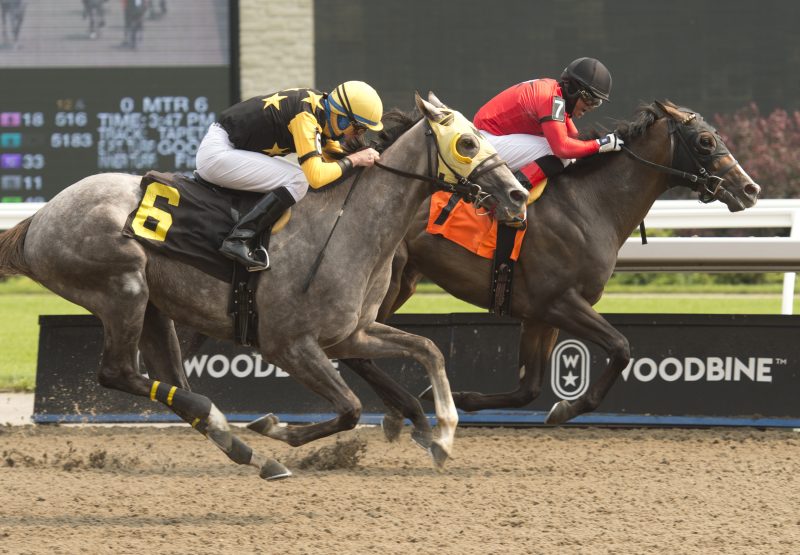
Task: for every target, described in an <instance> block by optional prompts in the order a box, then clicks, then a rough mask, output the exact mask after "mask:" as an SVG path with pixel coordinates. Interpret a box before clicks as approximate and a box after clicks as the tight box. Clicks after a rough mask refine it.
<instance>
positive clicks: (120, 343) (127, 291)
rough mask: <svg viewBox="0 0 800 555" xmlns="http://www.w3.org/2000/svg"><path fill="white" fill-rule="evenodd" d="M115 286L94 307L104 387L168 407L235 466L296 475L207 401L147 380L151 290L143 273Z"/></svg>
mask: <svg viewBox="0 0 800 555" xmlns="http://www.w3.org/2000/svg"><path fill="white" fill-rule="evenodd" d="M109 283H110V284H111V287H112V291H113V294H107V295H104V296H103V297H102V298H101V300H100V301H95V302H94V303H93V304H94V305H95V306H94V307H93V312H94V313H95V314H96V315H97V316H98V317H99V318H100V320H102V322H103V333H104V341H103V355H102V360H101V364H100V372H99V374H98V381H99V382H100V384H101V385H103V386H104V387H108V388H112V389H118V390H120V391H125V392H127V393H131V394H133V395H138V396H140V397H150V399H151V400H153V401H159V402H161V403H163V404H165V405H166V406H167V407H169V408H170V409H171V410H172V411H173V412H174V413H175V414H177V415H178V416H180V417H181V418H182V419H183V420H185V421H186V422H188V423H189V424H190V425H191V426H192V427H193V428H195V429H196V430H198V431H199V432H200V433H202V434H203V435H204V436H206V437H208V438H209V439H210V440H211V441H212V442H213V443H214V444H215V445H216V446H217V447H219V448H220V449H221V450H222V451H223V452H224V453H225V454H226V455H227V456H228V458H230V459H231V460H232V461H234V462H235V463H238V464H249V465H251V466H255V467H256V468H258V469H259V471H260V475H261V477H262V478H267V479H273V478H283V477H286V476H289V475H291V473H290V472H289V471H288V470H287V469H286V467H284V466H283V465H282V464H280V463H278V462H277V461H275V460H272V459H268V458H266V457H264V456H261V455H258V454H256V453H254V452H253V450H252V449H251V448H250V447H249V446H248V445H246V444H245V443H244V442H242V441H241V440H240V439H239V438H237V437H236V436H235V435H233V434H232V433H231V430H230V426H229V425H228V421H227V420H226V419H225V416H224V415H223V414H222V412H220V410H219V409H218V408H217V407H216V406H215V405H214V404H213V403H212V402H211V400H209V399H208V398H207V397H204V396H203V395H198V394H197V393H193V392H191V391H186V390H185V389H181V388H179V387H177V386H174V385H173V386H170V385H168V384H165V383H161V382H160V381H157V380H152V379H149V378H145V377H144V376H142V375H141V374H140V373H139V371H138V368H137V346H138V345H139V341H140V337H141V330H142V325H143V323H144V320H145V312H146V310H147V296H148V293H147V285H146V284H145V283H144V279H143V278H142V277H141V274H140V273H138V272H131V273H128V274H123V275H120V276H115V277H112V278H111V279H110V280H109ZM96 298H97V297H95V299H96ZM98 304H99V306H97V305H98Z"/></svg>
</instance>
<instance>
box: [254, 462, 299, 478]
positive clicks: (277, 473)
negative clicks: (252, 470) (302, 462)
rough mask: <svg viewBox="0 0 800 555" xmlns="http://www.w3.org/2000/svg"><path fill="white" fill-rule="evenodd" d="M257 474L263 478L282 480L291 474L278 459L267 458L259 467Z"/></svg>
mask: <svg viewBox="0 0 800 555" xmlns="http://www.w3.org/2000/svg"><path fill="white" fill-rule="evenodd" d="M258 475H259V476H260V477H261V478H264V479H265V480H282V479H283V478H288V477H289V476H291V475H292V472H291V470H289V469H288V468H286V467H285V466H283V465H282V464H281V463H279V462H278V461H276V460H274V459H269V460H268V461H267V462H265V463H264V465H263V466H262V467H261V471H260V472H259V473H258Z"/></svg>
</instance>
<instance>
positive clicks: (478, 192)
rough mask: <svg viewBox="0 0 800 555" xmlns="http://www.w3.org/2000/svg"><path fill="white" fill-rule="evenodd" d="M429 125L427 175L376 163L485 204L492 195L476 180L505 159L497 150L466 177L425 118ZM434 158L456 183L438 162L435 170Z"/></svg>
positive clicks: (396, 172) (475, 203)
mask: <svg viewBox="0 0 800 555" xmlns="http://www.w3.org/2000/svg"><path fill="white" fill-rule="evenodd" d="M425 123H426V125H427V129H426V130H425V136H426V138H427V139H428V140H427V142H428V172H427V175H421V174H418V173H412V172H407V171H403V170H400V169H397V168H393V167H391V166H385V165H383V164H381V163H380V162H375V165H376V166H378V167H379V168H381V169H382V170H386V171H388V172H389V173H393V174H395V175H401V176H403V177H408V178H410V179H418V180H420V181H426V182H428V183H430V184H431V185H433V186H434V188H436V189H437V190H439V191H447V192H450V193H455V194H456V195H458V196H459V197H461V198H462V199H464V201H465V202H469V203H471V204H474V205H476V206H485V203H486V201H487V200H488V199H489V198H490V197H491V196H492V195H491V194H489V193H485V192H484V191H483V188H482V187H481V186H480V185H478V184H477V183H476V182H475V181H477V179H478V178H479V177H480V176H482V175H484V174H486V173H488V172H490V171H492V170H493V169H495V168H497V167H499V166H505V165H507V164H506V162H505V161H504V160H501V159H500V158H499V157H498V155H497V153H496V152H495V153H494V154H492V155H491V156H489V157H487V158H486V159H485V160H483V161H482V162H481V163H480V164H478V165H477V166H475V168H473V170H472V171H471V172H470V174H469V175H467V176H466V177H465V176H463V175H461V174H459V173H458V172H457V171H456V170H455V169H453V167H452V166H451V165H450V164H448V163H447V160H445V158H444V156H442V152H441V150H440V149H439V144H438V142H437V141H436V135H435V133H434V132H433V128H432V127H431V124H430V122H428V120H425ZM434 159H437V160H441V161H442V163H443V164H444V165H445V166H447V169H449V170H450V172H451V173H452V174H453V175H454V176H455V177H456V182H455V183H450V182H449V181H445V179H444V174H443V173H439V169H438V164H437V167H436V169H435V170H434Z"/></svg>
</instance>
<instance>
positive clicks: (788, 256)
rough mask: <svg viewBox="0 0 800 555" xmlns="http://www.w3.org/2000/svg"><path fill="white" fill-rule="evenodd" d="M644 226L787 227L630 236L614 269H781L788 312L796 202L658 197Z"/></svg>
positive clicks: (798, 242) (797, 256) (797, 229)
mask: <svg viewBox="0 0 800 555" xmlns="http://www.w3.org/2000/svg"><path fill="white" fill-rule="evenodd" d="M645 225H646V226H647V227H648V228H649V229H741V228H750V229H767V228H770V229H788V230H789V236H788V237H786V236H784V237H777V236H776V237H664V238H662V237H650V238H648V244H647V245H642V243H641V239H639V238H638V237H631V238H630V239H628V240H627V241H626V242H625V244H624V245H623V246H622V248H621V249H620V251H619V258H618V259H617V270H620V271H631V272H643V271H649V272H669V271H672V272H786V273H785V274H784V277H783V299H782V302H781V313H782V314H791V313H792V305H793V301H794V286H795V271H797V270H800V200H795V199H764V200H761V201H759V202H758V204H757V205H756V206H755V207H753V208H749V209H747V210H744V211H742V212H736V213H731V212H729V211H728V209H727V208H726V207H725V206H723V205H721V204H719V203H714V204H700V203H698V202H696V201H691V200H659V201H656V203H655V204H654V205H653V208H652V209H651V210H650V212H649V213H648V215H647V218H645Z"/></svg>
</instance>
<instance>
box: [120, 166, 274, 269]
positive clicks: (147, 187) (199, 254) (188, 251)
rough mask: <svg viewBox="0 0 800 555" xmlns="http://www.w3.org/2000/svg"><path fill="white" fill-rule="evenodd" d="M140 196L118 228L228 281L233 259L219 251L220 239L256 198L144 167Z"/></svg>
mask: <svg viewBox="0 0 800 555" xmlns="http://www.w3.org/2000/svg"><path fill="white" fill-rule="evenodd" d="M141 188H142V199H141V201H140V202H139V206H137V208H136V210H134V211H133V212H132V213H131V214H130V216H128V220H127V222H126V223H125V227H124V228H123V231H122V233H123V234H124V235H126V236H128V237H133V238H134V239H136V240H137V241H139V242H140V243H142V244H143V245H145V247H146V248H148V249H152V250H154V251H156V252H158V253H160V254H163V255H165V256H167V257H170V258H174V259H176V260H179V261H181V262H183V263H185V264H189V265H191V266H194V267H195V268H197V269H199V270H202V271H203V272H205V273H207V274H209V275H211V276H214V277H215V278H217V279H221V280H223V281H227V282H231V280H232V278H233V270H234V264H235V262H233V261H232V260H230V259H228V258H226V257H224V256H222V255H221V254H220V253H219V247H220V245H222V241H223V240H224V239H225V237H227V236H228V233H230V231H231V229H232V228H233V226H234V225H235V224H236V222H237V221H238V220H239V215H240V214H246V213H247V212H248V211H249V210H250V209H251V208H252V207H253V205H255V203H256V202H257V201H258V200H259V199H260V198H261V197H262V194H261V193H253V192H248V191H235V190H232V189H225V188H223V187H218V186H216V185H213V184H211V183H208V182H206V181H203V180H201V179H197V178H194V177H187V176H185V175H183V174H179V173H161V172H156V171H150V172H147V174H146V175H145V176H144V177H143V178H142V183H141Z"/></svg>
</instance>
